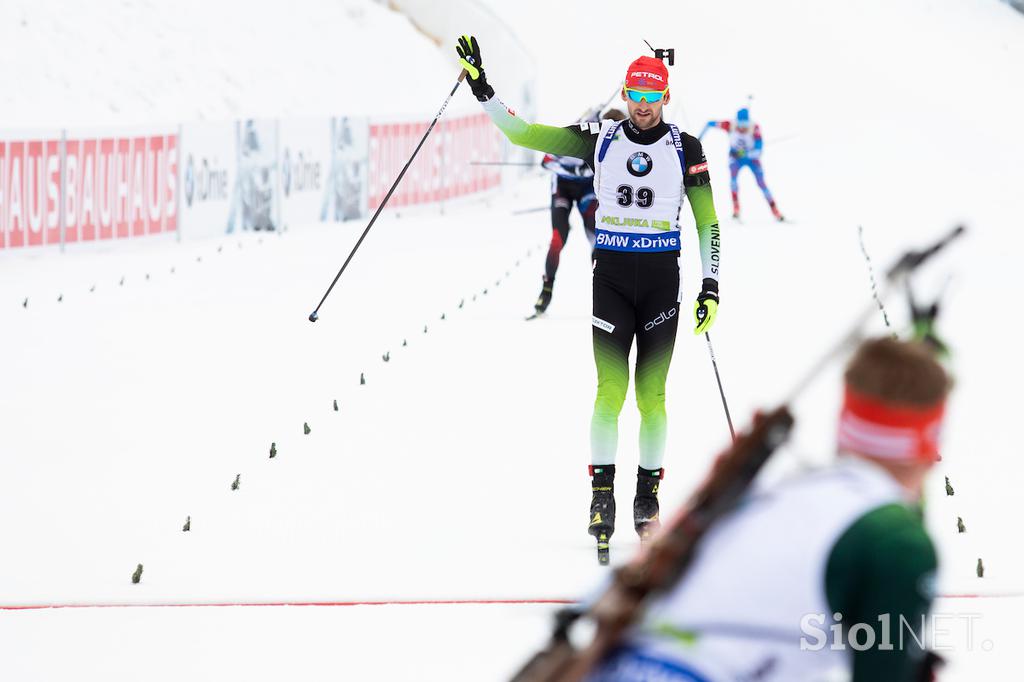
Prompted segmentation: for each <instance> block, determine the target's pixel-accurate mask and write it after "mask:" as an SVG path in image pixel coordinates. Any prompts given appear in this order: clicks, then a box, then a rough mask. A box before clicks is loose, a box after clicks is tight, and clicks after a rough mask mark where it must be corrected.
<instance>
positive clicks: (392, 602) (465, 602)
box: [0, 592, 1024, 611]
mask: <svg viewBox="0 0 1024 682" xmlns="http://www.w3.org/2000/svg"><path fill="white" fill-rule="evenodd" d="M936 598H937V599H1020V598H1024V592H995V593H991V594H984V593H961V594H940V595H937V597H936ZM575 603H576V601H575V600H573V599H388V600H376V601H375V600H366V601H260V602H247V601H238V602H151V603H139V604H128V603H123V604H115V603H91V604H90V603H78V604H0V611H39V610H43V609H155V608H200V607H224V606H475V605H492V604H498V605H500V604H506V605H509V604H510V605H524V604H575Z"/></svg>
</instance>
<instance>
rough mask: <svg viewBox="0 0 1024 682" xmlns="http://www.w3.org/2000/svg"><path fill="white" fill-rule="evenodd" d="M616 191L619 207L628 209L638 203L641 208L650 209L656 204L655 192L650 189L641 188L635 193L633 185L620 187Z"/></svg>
mask: <svg viewBox="0 0 1024 682" xmlns="http://www.w3.org/2000/svg"><path fill="white" fill-rule="evenodd" d="M615 191H616V193H617V194H618V197H617V202H618V204H619V206H623V207H627V206H632V205H633V204H634V203H636V205H637V206H638V207H639V208H650V207H651V206H652V205H653V204H654V190H653V189H651V188H650V187H639V188H637V189H636V190H635V191H634V189H633V186H632V185H619V186H618V187H617V188H615ZM634 194H635V195H636V196H635V197H634ZM634 199H635V202H634Z"/></svg>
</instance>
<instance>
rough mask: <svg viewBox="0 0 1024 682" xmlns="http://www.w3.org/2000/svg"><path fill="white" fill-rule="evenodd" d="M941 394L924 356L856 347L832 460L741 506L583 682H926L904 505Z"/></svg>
mask: <svg viewBox="0 0 1024 682" xmlns="http://www.w3.org/2000/svg"><path fill="white" fill-rule="evenodd" d="M949 388H950V379H949V377H948V376H947V374H946V372H945V370H944V369H943V368H942V366H941V365H940V364H939V363H938V362H937V361H936V360H935V358H934V355H933V352H932V350H931V349H930V348H928V347H927V346H926V345H925V344H923V343H919V342H916V341H909V342H905V341H897V340H894V339H890V338H885V339H878V340H871V341H867V342H865V343H864V344H862V345H861V346H860V348H859V349H858V350H857V352H856V353H855V354H854V357H853V359H852V360H851V361H850V363H849V365H848V367H847V369H846V374H845V386H844V399H843V407H842V411H841V413H840V416H839V430H838V453H839V454H838V457H837V459H836V461H835V462H834V463H833V464H832V465H830V466H828V467H827V468H824V469H822V470H818V471H814V472H810V473H802V474H799V475H796V476H794V477H793V478H791V479H790V480H788V481H785V482H782V483H780V484H779V485H775V486H772V487H771V488H768V489H762V490H755V491H752V492H751V493H749V494H748V496H747V497H746V499H745V501H744V503H743V504H741V505H740V506H739V507H738V508H737V509H736V510H735V511H733V512H731V513H729V514H728V515H726V516H725V517H723V518H722V519H721V521H720V522H718V523H717V524H715V525H714V526H712V528H711V529H710V530H709V531H708V533H707V534H706V535H705V536H704V538H703V539H702V540H701V542H700V544H699V545H698V546H697V549H696V554H695V557H694V559H693V562H692V564H691V565H690V566H689V569H688V570H687V571H686V572H685V573H684V575H683V578H682V580H680V581H679V582H678V583H677V584H676V585H675V586H674V587H673V588H672V589H671V590H669V591H667V592H665V593H663V594H661V595H660V596H658V597H656V598H655V599H653V600H652V602H651V603H650V604H649V605H648V607H647V608H646V610H645V613H644V615H643V617H642V618H641V620H639V621H638V624H637V625H636V626H634V627H633V628H631V629H630V630H628V631H627V634H626V636H625V637H624V638H623V640H622V642H623V643H622V645H621V646H620V647H619V648H618V649H616V650H615V651H614V652H613V653H612V654H611V655H610V656H608V657H607V658H606V659H605V661H604V662H603V663H602V664H600V665H599V666H598V668H597V670H596V671H595V672H594V673H593V674H591V675H590V676H589V677H588V678H587V680H588V682H598V681H600V682H605V681H611V680H616V681H618V682H629V681H639V680H659V681H663V682H682V681H684V680H685V681H688V682H723V681H726V680H729V681H734V680H735V681H738V680H745V681H746V680H757V681H758V682H783V681H785V682H798V681H804V680H840V679H841V680H852V681H853V682H882V681H885V682H902V681H911V680H925V679H930V677H928V676H927V674H926V670H927V669H928V668H930V665H931V660H932V659H931V657H930V656H928V655H926V652H925V649H924V644H923V641H924V638H923V632H924V630H925V627H926V615H927V613H928V611H929V608H930V606H931V601H932V597H933V594H932V585H933V579H934V574H935V570H936V556H935V550H934V548H933V546H932V542H931V540H930V539H929V537H928V534H927V533H926V531H925V529H924V526H923V522H922V515H921V509H920V502H921V489H922V483H923V481H924V479H925V476H926V475H927V473H928V471H929V469H930V468H931V467H932V465H933V464H934V463H935V461H936V459H937V457H938V452H939V449H938V437H939V431H940V427H941V425H942V420H943V411H944V405H945V401H946V395H947V392H948V391H949Z"/></svg>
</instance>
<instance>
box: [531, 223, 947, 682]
mask: <svg viewBox="0 0 1024 682" xmlns="http://www.w3.org/2000/svg"><path fill="white" fill-rule="evenodd" d="M963 232H964V228H963V227H962V226H958V227H957V228H956V229H954V230H953V231H952V232H951V233H949V234H948V235H946V236H945V237H943V238H942V239H940V240H938V241H937V242H935V243H934V244H932V245H931V246H929V247H928V248H926V249H923V250H921V251H908V252H906V253H905V254H903V256H902V257H901V258H900V259H899V260H898V261H897V262H896V263H894V264H893V265H892V266H891V267H890V268H889V269H888V271H887V272H886V278H885V282H886V284H887V285H888V287H887V289H886V291H884V292H882V295H883V296H884V295H885V293H888V289H889V288H891V287H892V286H894V285H897V284H899V283H902V282H903V281H904V280H905V278H906V277H907V275H909V274H910V273H911V272H913V271H914V270H915V269H917V268H918V267H919V266H920V265H921V264H922V263H924V262H925V261H927V260H928V259H929V258H931V257H932V256H933V255H935V254H936V253H937V252H938V251H939V250H941V249H942V248H944V247H945V246H946V245H947V244H949V243H950V242H951V241H953V240H954V239H956V238H957V237H959V236H960V235H961V234H963ZM875 309H876V307H875V304H874V302H872V303H871V305H870V306H869V307H868V308H867V310H866V312H865V313H864V314H862V315H860V316H859V317H857V318H856V320H855V322H854V324H853V326H852V327H851V328H850V330H849V332H847V333H846V334H845V335H844V336H843V337H842V338H841V339H840V340H839V341H838V342H837V343H836V344H835V345H834V346H833V347H832V348H831V349H829V351H828V353H826V354H825V356H824V358H823V359H822V360H820V361H819V362H818V363H817V364H816V365H815V366H814V367H813V369H812V372H811V374H810V375H809V376H807V377H805V378H804V379H803V380H802V381H801V382H800V383H799V384H798V385H797V390H796V391H794V392H793V393H792V394H790V398H789V399H788V400H787V403H788V402H791V401H792V400H793V398H795V397H796V395H797V394H798V393H799V392H800V391H801V390H803V388H805V387H806V386H807V385H808V384H809V383H810V380H811V379H812V378H813V377H814V376H816V375H817V374H818V373H819V372H820V371H821V369H822V368H823V367H825V365H826V364H827V362H828V361H829V360H831V359H832V358H834V357H835V356H837V355H839V354H840V353H842V352H844V351H846V350H847V349H848V347H850V346H851V345H852V344H853V343H855V342H856V341H857V340H859V339H860V336H861V327H863V325H864V323H865V321H866V320H867V319H868V318H869V317H870V315H871V314H872V313H873V312H874V310H875ZM793 423H794V421H793V417H792V415H791V414H790V412H789V408H788V407H787V405H785V404H784V405H782V406H781V407H778V408H776V409H774V410H772V411H770V412H767V413H764V414H759V415H757V416H755V417H754V423H753V425H752V426H751V427H750V429H749V430H748V431H746V432H745V433H741V434H740V435H739V437H738V438H737V439H736V440H735V441H734V442H733V444H732V445H731V446H730V447H729V448H728V449H727V450H725V451H724V452H723V453H722V454H720V455H719V456H718V458H717V459H716V460H715V463H714V465H712V468H711V472H710V474H709V475H708V477H707V479H705V481H704V482H703V483H702V484H701V485H700V486H699V487H698V488H697V490H696V492H695V493H694V494H693V496H692V497H691V498H690V500H689V502H688V503H687V504H686V505H685V506H684V507H683V508H682V509H681V510H680V511H679V512H678V513H677V514H676V515H675V517H673V519H672V520H671V521H670V522H669V523H668V524H666V525H665V527H664V528H662V530H661V531H660V532H659V533H658V535H657V536H655V538H654V539H653V540H651V541H650V542H649V543H648V546H647V547H646V548H644V549H643V550H642V551H641V553H640V554H639V555H638V556H637V557H636V558H635V559H634V560H633V561H632V562H630V563H629V564H627V565H625V566H623V567H622V568H620V569H618V570H617V571H616V572H615V574H614V576H613V577H612V581H611V584H610V586H609V587H608V588H607V589H606V590H605V591H604V593H603V594H602V595H601V596H599V597H598V598H597V599H596V600H594V601H593V602H591V603H589V604H582V605H578V606H574V607H570V608H568V609H564V610H562V611H560V612H559V613H558V614H557V616H556V618H555V630H554V632H553V634H552V636H551V639H550V640H549V642H548V644H547V646H545V648H544V649H542V650H541V651H540V652H538V653H537V654H535V655H534V656H533V657H532V658H531V659H530V660H529V661H528V662H527V663H526V665H525V666H524V667H523V668H522V669H521V670H520V671H519V672H518V673H517V674H516V675H515V677H513V678H512V679H513V682H579V681H580V680H583V679H584V678H585V677H586V676H587V675H588V674H590V673H591V672H593V671H594V670H595V669H596V668H597V666H598V665H599V664H600V663H601V661H603V660H604V659H605V658H606V657H607V656H608V654H609V653H610V652H611V651H612V650H613V649H614V648H615V647H616V646H617V645H618V644H619V643H620V642H621V641H622V638H623V635H624V634H625V633H626V631H627V630H628V629H629V628H630V627H631V626H632V625H633V624H635V623H637V622H638V621H639V620H640V618H641V616H642V614H643V611H644V609H645V607H646V605H647V602H648V601H649V600H650V599H651V598H652V597H656V596H658V595H660V594H663V593H665V592H667V591H668V590H670V589H671V588H672V586H673V585H675V584H676V583H677V582H679V580H681V579H682V578H683V577H684V576H685V574H686V571H687V569H688V568H689V566H690V563H691V561H692V560H693V557H694V555H695V552H696V549H697V547H698V545H699V543H700V540H701V538H703V537H704V534H705V533H707V531H708V529H709V528H711V527H712V526H713V525H714V523H715V522H716V521H718V520H719V519H720V518H721V517H723V516H724V515H726V514H728V513H729V512H731V511H732V510H733V509H735V507H736V505H737V504H738V503H739V502H740V500H741V499H742V498H743V496H744V495H745V494H746V492H747V489H748V488H749V486H750V484H751V482H752V481H753V480H754V478H755V477H756V476H757V474H758V472H759V471H760V470H761V468H762V467H763V466H764V464H765V462H767V461H768V458H769V457H770V456H771V454H772V453H773V452H774V451H775V450H776V449H777V448H778V447H779V446H780V445H781V444H782V443H783V442H784V441H785V440H786V439H787V438H788V436H789V434H790V432H791V431H792V428H793ZM582 618H587V619H589V620H592V621H593V622H594V623H595V624H596V626H597V630H596V633H595V634H594V637H593V639H592V640H591V641H590V642H589V643H587V644H586V645H585V646H584V647H582V648H579V649H577V648H576V647H575V646H573V644H572V642H570V639H569V633H570V629H571V628H572V627H573V625H574V624H575V623H577V622H578V621H579V620H580V619H582Z"/></svg>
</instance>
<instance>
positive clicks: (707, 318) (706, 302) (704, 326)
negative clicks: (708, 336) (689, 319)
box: [693, 277, 718, 334]
mask: <svg viewBox="0 0 1024 682" xmlns="http://www.w3.org/2000/svg"><path fill="white" fill-rule="evenodd" d="M717 314H718V282H717V281H715V280H713V279H711V278H710V277H705V278H704V286H703V287H702V288H701V291H700V295H698V296H697V301H696V302H695V303H694V304H693V318H694V320H696V322H697V326H696V328H695V329H694V330H693V333H694V334H703V333H704V332H706V331H708V330H709V329H711V325H713V324H714V323H715V316H716V315H717Z"/></svg>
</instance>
